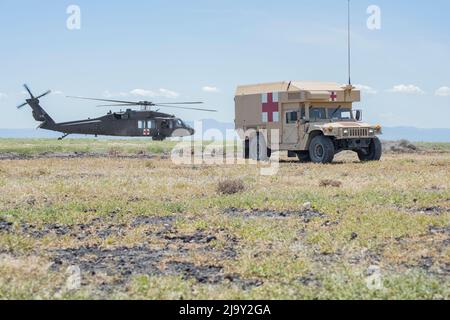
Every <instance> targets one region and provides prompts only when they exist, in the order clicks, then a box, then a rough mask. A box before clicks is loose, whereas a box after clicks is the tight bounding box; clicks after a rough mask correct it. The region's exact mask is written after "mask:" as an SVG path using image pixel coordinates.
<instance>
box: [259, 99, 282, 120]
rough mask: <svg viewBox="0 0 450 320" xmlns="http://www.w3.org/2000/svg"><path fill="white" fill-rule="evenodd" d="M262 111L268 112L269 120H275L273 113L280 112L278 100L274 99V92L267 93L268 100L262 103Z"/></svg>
mask: <svg viewBox="0 0 450 320" xmlns="http://www.w3.org/2000/svg"><path fill="white" fill-rule="evenodd" d="M276 100H278V99H276ZM262 112H267V120H268V122H273V115H274V113H276V112H278V101H274V94H273V93H268V94H267V102H263V104H262Z"/></svg>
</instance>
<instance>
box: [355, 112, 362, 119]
mask: <svg viewBox="0 0 450 320" xmlns="http://www.w3.org/2000/svg"><path fill="white" fill-rule="evenodd" d="M356 120H357V121H361V120H362V112H361V110H357V111H356Z"/></svg>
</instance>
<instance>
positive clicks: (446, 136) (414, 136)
mask: <svg viewBox="0 0 450 320" xmlns="http://www.w3.org/2000/svg"><path fill="white" fill-rule="evenodd" d="M190 125H194V124H193V123H190ZM202 126H203V132H206V131H209V130H211V129H215V130H218V131H220V132H222V133H223V134H224V136H225V132H226V131H227V130H233V129H234V124H233V123H226V122H218V121H216V120H212V119H207V120H203V125H202ZM383 130H384V131H383V132H384V134H383V136H382V139H383V140H391V141H395V140H402V139H406V140H409V141H411V142H450V128H448V129H420V128H413V127H385V128H384V129H383ZM60 136H61V134H59V133H57V132H51V131H46V130H36V129H0V138H17V139H19V138H22V139H38V138H58V137H60ZM70 138H86V136H82V135H81V136H80V135H74V136H70Z"/></svg>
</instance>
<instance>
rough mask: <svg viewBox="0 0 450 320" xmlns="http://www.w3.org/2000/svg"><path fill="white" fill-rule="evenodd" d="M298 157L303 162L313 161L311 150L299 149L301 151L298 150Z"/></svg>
mask: <svg viewBox="0 0 450 320" xmlns="http://www.w3.org/2000/svg"><path fill="white" fill-rule="evenodd" d="M297 157H298V160H299V161H300V162H301V163H305V162H310V161H311V157H310V156H309V152H308V151H299V152H297Z"/></svg>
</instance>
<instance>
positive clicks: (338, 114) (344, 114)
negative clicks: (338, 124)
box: [328, 108, 353, 120]
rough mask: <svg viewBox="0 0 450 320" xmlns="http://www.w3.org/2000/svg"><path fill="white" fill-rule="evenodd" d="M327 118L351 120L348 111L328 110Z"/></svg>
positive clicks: (343, 109)
mask: <svg viewBox="0 0 450 320" xmlns="http://www.w3.org/2000/svg"><path fill="white" fill-rule="evenodd" d="M328 114H329V118H330V119H331V120H352V119H353V117H352V111H351V110H350V109H346V108H341V109H329V110H328Z"/></svg>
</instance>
